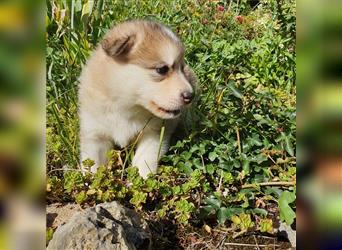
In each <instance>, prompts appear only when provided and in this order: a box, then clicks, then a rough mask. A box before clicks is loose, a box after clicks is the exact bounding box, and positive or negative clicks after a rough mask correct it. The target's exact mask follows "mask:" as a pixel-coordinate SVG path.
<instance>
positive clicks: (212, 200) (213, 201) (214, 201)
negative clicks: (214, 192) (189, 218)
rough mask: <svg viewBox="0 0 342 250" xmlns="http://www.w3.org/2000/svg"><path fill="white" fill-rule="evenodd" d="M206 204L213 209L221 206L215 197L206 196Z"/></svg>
mask: <svg viewBox="0 0 342 250" xmlns="http://www.w3.org/2000/svg"><path fill="white" fill-rule="evenodd" d="M205 202H206V204H208V205H210V206H212V207H213V208H215V209H219V208H220V207H221V202H220V201H219V200H218V199H215V198H207V199H205Z"/></svg>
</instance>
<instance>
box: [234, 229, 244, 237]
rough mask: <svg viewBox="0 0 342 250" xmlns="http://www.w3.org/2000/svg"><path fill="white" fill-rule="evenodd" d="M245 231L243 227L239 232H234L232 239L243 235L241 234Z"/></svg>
mask: <svg viewBox="0 0 342 250" xmlns="http://www.w3.org/2000/svg"><path fill="white" fill-rule="evenodd" d="M246 232H247V230H246V229H244V230H242V231H241V232H238V233H236V234H234V235H233V239H235V238H237V237H239V236H241V235H243V234H244V233H246Z"/></svg>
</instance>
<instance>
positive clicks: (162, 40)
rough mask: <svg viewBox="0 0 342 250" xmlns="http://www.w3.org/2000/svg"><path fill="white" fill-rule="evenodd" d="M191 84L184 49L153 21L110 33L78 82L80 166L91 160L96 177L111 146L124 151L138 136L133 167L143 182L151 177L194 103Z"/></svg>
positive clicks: (132, 23)
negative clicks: (137, 169) (176, 129)
mask: <svg viewBox="0 0 342 250" xmlns="http://www.w3.org/2000/svg"><path fill="white" fill-rule="evenodd" d="M195 81H196V77H195V75H194V74H193V72H192V71H191V70H190V69H189V68H188V67H187V66H186V65H185V63H184V47H183V45H182V43H181V41H180V40H179V38H178V37H177V36H176V35H175V34H174V33H173V32H172V31H171V30H170V29H168V28H166V27H165V26H163V25H161V24H159V23H156V22H152V21H129V22H124V23H121V24H119V25H117V26H115V27H114V28H112V29H111V30H110V31H109V32H108V33H107V34H106V36H105V37H104V39H103V41H102V42H101V43H100V45H99V46H98V47H97V48H96V49H95V50H94V51H93V53H92V55H91V57H90V58H89V60H88V62H87V64H86V65H85V67H84V68H83V71H82V74H81V76H80V85H79V104H80V109H79V115H80V128H81V131H80V139H81V160H82V161H83V160H85V159H92V160H94V161H95V165H94V166H93V167H92V169H91V171H92V172H96V169H97V167H98V166H99V165H101V164H104V163H105V162H106V152H107V151H108V150H109V149H110V148H111V147H112V145H113V143H114V144H116V145H118V146H120V147H125V146H127V145H129V144H130V143H131V142H132V141H134V140H135V139H136V137H137V135H138V134H140V136H139V137H138V143H137V149H136V152H135V155H134V158H133V166H136V167H138V168H139V173H140V175H141V176H142V177H144V178H146V176H147V175H148V174H149V173H150V172H152V173H155V172H156V170H157V165H158V160H159V157H160V156H162V155H163V154H165V153H166V151H167V150H168V143H169V140H170V137H171V136H172V134H173V132H174V130H175V128H176V126H177V124H178V122H179V120H180V118H179V117H180V114H181V113H182V111H183V110H184V108H185V107H186V106H187V105H188V104H190V102H191V101H192V99H193V96H194V84H195ZM163 126H164V127H165V133H164V137H163V141H162V143H161V144H160V132H161V128H162V127H163ZM140 132H141V133H140Z"/></svg>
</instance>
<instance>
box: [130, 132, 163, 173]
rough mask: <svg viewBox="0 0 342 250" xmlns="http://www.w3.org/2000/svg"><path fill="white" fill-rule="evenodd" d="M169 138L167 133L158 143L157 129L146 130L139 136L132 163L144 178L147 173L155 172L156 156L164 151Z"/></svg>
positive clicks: (156, 165)
mask: <svg viewBox="0 0 342 250" xmlns="http://www.w3.org/2000/svg"><path fill="white" fill-rule="evenodd" d="M169 138H170V136H168V135H166V136H164V138H163V141H162V142H161V144H160V134H159V133H158V132H157V131H148V132H146V133H144V134H143V135H142V137H141V138H140V141H139V142H138V146H137V149H136V152H135V155H134V158H133V162H132V165H133V166H135V167H138V168H139V173H140V175H141V176H142V177H143V178H144V179H146V178H147V175H148V174H149V173H151V172H152V173H156V172H157V167H158V160H159V159H158V156H159V157H161V156H162V155H164V154H165V153H166V151H167V149H168V144H169ZM158 154H159V155H158Z"/></svg>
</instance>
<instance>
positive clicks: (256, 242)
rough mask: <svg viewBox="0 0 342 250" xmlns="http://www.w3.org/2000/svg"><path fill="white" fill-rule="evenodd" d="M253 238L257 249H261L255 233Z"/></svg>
mask: <svg viewBox="0 0 342 250" xmlns="http://www.w3.org/2000/svg"><path fill="white" fill-rule="evenodd" d="M253 238H254V241H255V244H256V247H257V249H258V250H260V247H259V244H258V241H257V239H256V237H255V235H253Z"/></svg>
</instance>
